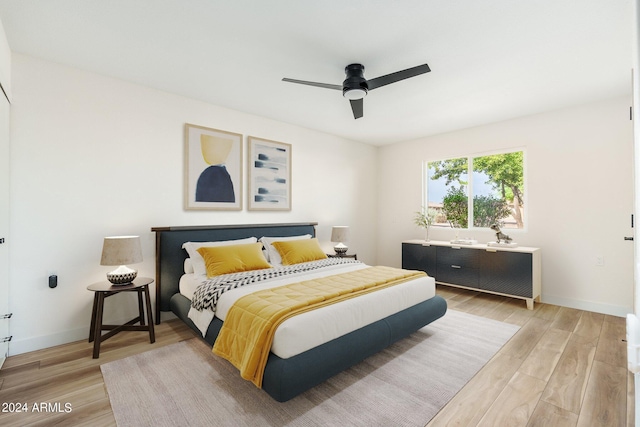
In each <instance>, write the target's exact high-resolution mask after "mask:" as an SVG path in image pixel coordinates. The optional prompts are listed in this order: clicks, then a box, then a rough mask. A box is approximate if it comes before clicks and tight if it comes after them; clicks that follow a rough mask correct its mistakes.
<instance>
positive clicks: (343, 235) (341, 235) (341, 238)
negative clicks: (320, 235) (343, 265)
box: [331, 225, 349, 256]
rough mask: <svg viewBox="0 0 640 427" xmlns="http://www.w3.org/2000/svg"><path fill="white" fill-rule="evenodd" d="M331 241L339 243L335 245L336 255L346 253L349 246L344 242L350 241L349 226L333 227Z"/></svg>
mask: <svg viewBox="0 0 640 427" xmlns="http://www.w3.org/2000/svg"><path fill="white" fill-rule="evenodd" d="M331 241H332V242H334V243H338V244H337V245H335V246H334V247H333V250H334V251H336V255H339V256H344V255H346V254H347V250H348V249H349V248H348V247H347V245H345V244H344V242H347V241H349V227H347V226H346V225H336V226H334V227H333V228H332V229H331Z"/></svg>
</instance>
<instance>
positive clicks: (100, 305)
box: [93, 292, 104, 359]
mask: <svg viewBox="0 0 640 427" xmlns="http://www.w3.org/2000/svg"><path fill="white" fill-rule="evenodd" d="M96 296H97V297H98V301H97V307H96V308H97V311H96V320H95V325H94V332H93V339H94V341H93V358H94V359H97V358H98V357H100V341H102V311H103V309H104V293H103V292H96Z"/></svg>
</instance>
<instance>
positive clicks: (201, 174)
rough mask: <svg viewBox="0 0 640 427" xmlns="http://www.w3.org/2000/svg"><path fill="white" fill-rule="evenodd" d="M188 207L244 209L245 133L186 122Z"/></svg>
mask: <svg viewBox="0 0 640 427" xmlns="http://www.w3.org/2000/svg"><path fill="white" fill-rule="evenodd" d="M185 209H214V210H242V135H241V134H237V133H232V132H225V131H222V130H218V129H211V128H206V127H202V126H196V125H192V124H188V123H187V124H186V125H185Z"/></svg>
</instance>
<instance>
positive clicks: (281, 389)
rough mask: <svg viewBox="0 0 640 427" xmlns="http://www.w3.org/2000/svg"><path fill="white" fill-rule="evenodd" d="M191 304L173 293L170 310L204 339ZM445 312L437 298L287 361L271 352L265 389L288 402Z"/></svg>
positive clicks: (212, 335) (215, 327)
mask: <svg viewBox="0 0 640 427" xmlns="http://www.w3.org/2000/svg"><path fill="white" fill-rule="evenodd" d="M190 305H191V302H190V301H189V300H188V299H187V298H186V297H184V296H183V295H181V294H174V295H173V296H172V298H171V301H170V308H171V311H172V312H174V313H175V314H176V316H178V317H179V318H180V319H181V320H182V321H184V322H185V323H186V324H187V325H188V326H189V327H190V328H192V329H193V330H194V331H196V333H197V334H198V336H200V337H202V334H201V333H200V331H199V330H198V328H197V327H196V326H195V324H194V323H193V322H192V321H191V319H189V318H188V316H187V314H188V313H189V308H190ZM446 311H447V303H446V301H445V300H444V299H443V298H442V297H440V296H438V295H436V296H434V297H432V298H430V299H428V300H426V301H423V302H421V303H418V304H416V305H414V306H412V307H409V308H407V309H405V310H402V311H400V312H398V313H396V314H393V315H391V316H389V317H386V318H384V319H381V320H378V321H377V322H374V323H371V324H369V325H367V326H364V327H362V328H360V329H357V330H355V331H353V332H350V333H348V334H346V335H343V336H341V337H339V338H336V339H334V340H332V341H329V342H327V343H325V344H322V345H320V346H318V347H315V348H312V349H310V350H308V351H305V352H304V353H301V354H298V355H296V356H293V357H290V358H288V359H282V358H280V357H278V356H276V355H275V354H273V353H271V354H270V355H269V359H268V361H267V366H266V368H265V372H264V379H263V383H262V388H263V390H264V391H266V392H267V393H268V394H269V395H270V396H271V397H273V398H274V399H275V400H277V401H278V402H286V401H287V400H289V399H291V398H293V397H295V396H297V395H298V394H300V393H302V392H304V391H306V390H308V389H310V388H311V387H314V386H316V385H318V384H320V383H322V382H323V381H326V380H327V379H329V378H331V377H332V376H334V375H336V374H338V373H339V372H342V371H344V370H345V369H347V368H349V367H351V366H353V365H355V364H357V363H359V362H361V361H362V360H364V359H365V358H367V357H369V356H372V355H374V354H375V353H377V352H379V351H380V350H382V349H384V348H386V347H388V346H389V345H391V344H392V343H394V342H395V341H397V340H399V339H401V338H404V337H406V336H408V335H410V334H412V333H413V332H415V331H417V330H418V329H420V328H422V327H423V326H426V325H428V324H429V323H431V322H433V321H434V320H436V319H439V318H440V317H442V316H443V315H444V314H445V312H446ZM221 327H222V321H221V320H220V319H218V318H214V320H213V322H211V325H209V329H208V330H207V334H206V335H205V337H204V340H205V341H206V342H207V343H209V344H210V345H211V346H213V343H214V341H215V339H216V337H217V336H218V332H219V331H220V328H221Z"/></svg>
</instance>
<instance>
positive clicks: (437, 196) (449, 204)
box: [426, 157, 469, 228]
mask: <svg viewBox="0 0 640 427" xmlns="http://www.w3.org/2000/svg"><path fill="white" fill-rule="evenodd" d="M468 169H469V168H468V161H467V158H466V157H465V158H459V159H449V160H441V161H436V162H429V163H427V176H426V184H427V185H426V188H427V207H428V208H429V209H435V210H436V211H437V215H436V219H435V221H434V225H435V226H440V227H460V228H467V225H468V212H469V207H468V204H469V201H468V200H469V197H468V184H469V182H468Z"/></svg>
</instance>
